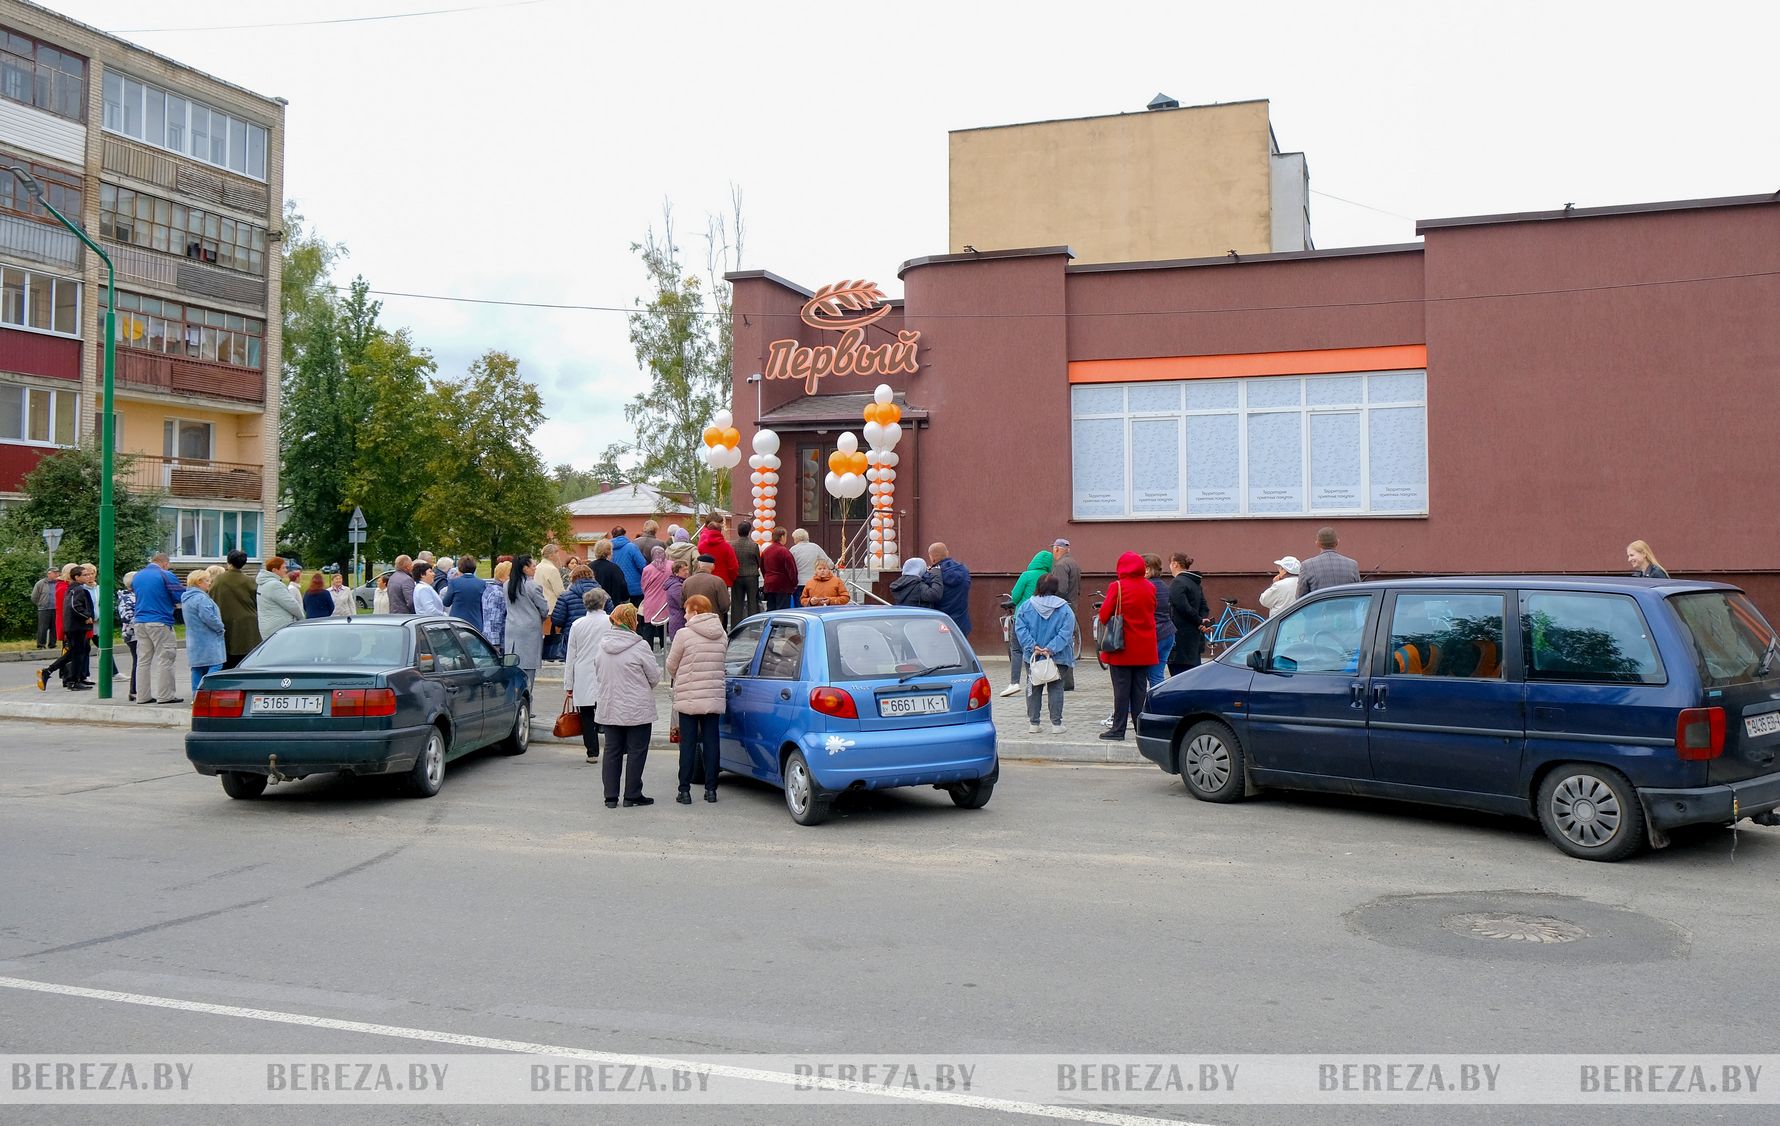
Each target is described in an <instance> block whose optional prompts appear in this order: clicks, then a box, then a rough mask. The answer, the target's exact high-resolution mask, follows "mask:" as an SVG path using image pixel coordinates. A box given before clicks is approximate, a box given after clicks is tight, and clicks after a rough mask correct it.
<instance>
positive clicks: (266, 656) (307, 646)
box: [241, 625, 407, 669]
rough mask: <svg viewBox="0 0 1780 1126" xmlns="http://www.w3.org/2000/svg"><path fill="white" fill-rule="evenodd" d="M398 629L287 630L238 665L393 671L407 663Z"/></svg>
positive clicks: (362, 627)
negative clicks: (342, 666) (330, 666)
mask: <svg viewBox="0 0 1780 1126" xmlns="http://www.w3.org/2000/svg"><path fill="white" fill-rule="evenodd" d="M404 634H405V631H404V630H403V629H402V627H401V626H394V625H391V626H361V625H350V626H344V627H342V626H335V625H326V626H308V627H295V628H290V627H287V628H285V629H281V630H279V631H278V632H277V633H275V634H273V635H272V636H271V637H268V638H267V639H266V640H265V641H264V642H262V643H261V645H260V647H259V648H258V649H255V650H254V651H253V652H252V653H250V654H248V656H247V659H246V660H244V661H242V662H241V667H242V668H244V669H255V668H273V667H277V668H289V667H290V666H292V665H351V666H354V667H362V668H395V667H396V666H398V665H404V664H406V663H407V661H406V660H405V659H404V658H403V653H404V651H405V650H406V648H407V639H406V637H405V636H404Z"/></svg>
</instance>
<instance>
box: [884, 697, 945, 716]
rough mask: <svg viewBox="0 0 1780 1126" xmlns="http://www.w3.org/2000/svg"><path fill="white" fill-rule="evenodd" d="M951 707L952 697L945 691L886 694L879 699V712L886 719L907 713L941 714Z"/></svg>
mask: <svg viewBox="0 0 1780 1126" xmlns="http://www.w3.org/2000/svg"><path fill="white" fill-rule="evenodd" d="M951 708H952V698H951V697H950V696H948V695H946V694H945V693H944V692H935V693H933V694H931V695H927V696H885V697H884V698H883V699H881V700H879V701H878V714H879V715H880V716H883V717H885V718H886V719H888V718H893V717H896V716H905V715H939V714H940V713H942V712H947V711H950V710H951Z"/></svg>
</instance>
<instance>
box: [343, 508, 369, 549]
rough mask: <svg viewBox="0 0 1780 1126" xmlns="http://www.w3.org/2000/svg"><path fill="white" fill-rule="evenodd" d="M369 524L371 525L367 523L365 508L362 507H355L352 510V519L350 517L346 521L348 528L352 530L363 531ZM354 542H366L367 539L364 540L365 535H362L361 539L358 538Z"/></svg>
mask: <svg viewBox="0 0 1780 1126" xmlns="http://www.w3.org/2000/svg"><path fill="white" fill-rule="evenodd" d="M369 526H370V525H368V524H366V523H365V510H364V509H362V508H357V507H355V508H354V509H353V510H352V519H350V520H348V521H347V522H346V528H347V530H348V531H352V532H363V531H364V530H365V529H366V528H367V527H369ZM353 542H355V543H364V542H365V541H364V539H363V537H360V538H359V539H357V540H355V541H353Z"/></svg>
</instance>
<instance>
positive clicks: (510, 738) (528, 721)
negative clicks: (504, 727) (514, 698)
mask: <svg viewBox="0 0 1780 1126" xmlns="http://www.w3.org/2000/svg"><path fill="white" fill-rule="evenodd" d="M531 745H532V705H531V701H530V700H527V699H526V698H525V697H523V696H521V697H520V698H519V714H518V715H517V716H515V717H514V718H513V730H511V731H509V732H507V737H506V738H505V739H502V740H501V750H502V751H503V752H505V753H506V754H510V755H522V754H524V753H525V752H526V751H527V750H529V749H530V748H531Z"/></svg>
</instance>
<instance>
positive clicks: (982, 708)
mask: <svg viewBox="0 0 1780 1126" xmlns="http://www.w3.org/2000/svg"><path fill="white" fill-rule="evenodd" d="M725 664H726V668H725V672H726V674H727V679H728V692H729V701H728V703H729V707H728V710H727V711H726V713H725V714H724V717H723V722H722V723H721V725H720V727H721V730H722V747H723V749H722V757H721V765H722V768H723V769H724V770H728V771H732V772H734V773H736V774H745V775H747V776H748V777H750V778H757V779H759V780H760V781H762V782H770V783H772V784H773V785H775V786H779V787H781V788H782V789H783V790H784V791H785V805H786V807H787V808H788V809H789V810H790V811H791V819H792V820H793V821H796V822H797V823H798V824H799V825H814V824H817V823H818V822H820V821H822V820H823V819H825V818H826V817H827V816H828V813H829V807H830V805H831V803H832V802H833V800H834V798H835V797H836V796H837V795H839V794H842V793H845V792H847V791H849V790H887V789H890V788H892V787H895V786H932V787H934V788H935V789H941V790H945V791H946V792H947V793H949V794H950V795H951V796H952V801H953V802H954V803H956V804H957V805H959V806H961V807H963V808H965V809H980V808H982V807H983V806H984V805H986V804H988V801H989V796H990V794H992V793H993V792H994V790H995V782H996V779H997V778H999V777H1000V773H1001V768H1000V763H999V761H998V760H997V758H996V755H995V724H994V719H993V717H992V716H991V714H990V711H991V709H990V707H989V700H990V692H989V681H988V678H987V677H985V676H984V675H983V670H982V666H980V665H979V664H978V663H977V659H976V654H974V653H972V652H971V649H970V643H969V642H968V641H966V640H965V639H964V636H963V634H961V633H960V632H959V631H958V628H957V626H955V625H954V624H953V623H952V619H951V618H949V617H947V616H946V615H944V614H941V613H937V612H935V611H932V610H917V609H912V608H908V607H877V608H872V607H867V606H836V607H821V608H805V609H801V610H780V611H774V612H771V613H766V614H757V615H755V616H754V617H752V618H749V619H748V620H746V621H744V622H743V623H742V624H740V625H739V626H737V627H736V628H735V629H734V630H732V631H731V632H730V635H729V651H728V654H727V656H726V657H725Z"/></svg>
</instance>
